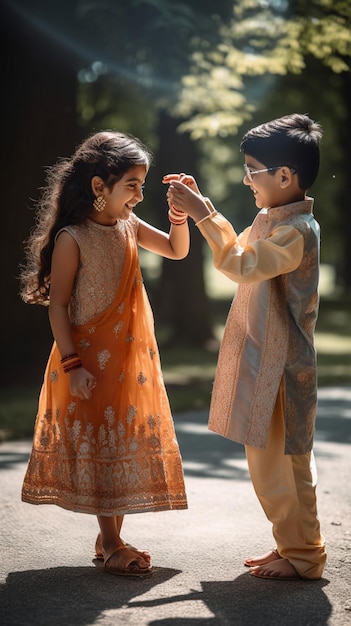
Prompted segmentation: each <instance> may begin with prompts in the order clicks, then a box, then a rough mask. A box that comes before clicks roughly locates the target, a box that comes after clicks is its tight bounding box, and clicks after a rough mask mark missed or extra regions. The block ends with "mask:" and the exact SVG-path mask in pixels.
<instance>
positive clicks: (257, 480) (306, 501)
mask: <svg viewBox="0 0 351 626" xmlns="http://www.w3.org/2000/svg"><path fill="white" fill-rule="evenodd" d="M283 389H284V388H283V385H281V387H280V390H279V394H278V397H277V402H276V405H275V408H274V412H273V416H272V422H271V426H270V432H269V437H268V441H267V446H266V448H265V449H262V448H253V447H251V446H246V447H245V450H246V458H247V462H248V467H249V472H250V476H251V480H252V484H253V487H254V489H255V492H256V495H257V497H258V499H259V501H260V503H261V505H262V508H263V510H264V512H265V514H266V516H267V518H268V520H269V521H270V522H271V523H272V525H273V528H272V532H273V537H274V539H275V542H276V546H277V550H278V552H279V554H280V556H282V557H283V558H286V559H288V561H290V563H291V564H292V565H293V566H294V567H295V569H296V571H297V572H298V574H299V575H300V576H302V577H303V578H309V579H317V578H320V577H321V576H322V573H323V569H324V565H325V561H326V552H325V540H324V538H323V537H322V535H321V533H320V527H319V521H318V517H317V504H316V482H317V471H316V465H315V460H314V455H313V452H309V453H308V454H302V455H286V454H284V445H285V436H284V435H285V431H284V399H283Z"/></svg>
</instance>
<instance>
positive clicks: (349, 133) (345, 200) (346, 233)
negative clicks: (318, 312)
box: [338, 72, 351, 293]
mask: <svg viewBox="0 0 351 626" xmlns="http://www.w3.org/2000/svg"><path fill="white" fill-rule="evenodd" d="M342 78H343V82H342V89H341V93H342V98H343V102H344V106H345V111H349V107H350V102H351V74H350V72H344V74H343V75H342ZM340 146H342V150H343V153H344V161H343V162H344V180H345V184H344V185H343V187H342V189H341V190H340V195H339V198H338V211H339V215H340V224H341V233H340V235H341V247H342V259H341V268H340V276H341V283H342V287H343V288H344V289H345V290H346V291H348V292H349V293H351V245H350V241H351V220H350V196H349V190H348V182H347V181H348V179H349V176H350V173H349V169H350V154H351V126H350V119H349V116H348V117H346V119H345V121H344V124H342V123H341V124H340Z"/></svg>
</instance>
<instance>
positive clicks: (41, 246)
mask: <svg viewBox="0 0 351 626" xmlns="http://www.w3.org/2000/svg"><path fill="white" fill-rule="evenodd" d="M151 160H152V155H151V153H150V151H149V150H148V148H146V146H144V145H143V144H142V143H141V142H140V141H139V139H137V138H135V137H133V136H131V135H126V134H123V133H118V132H112V131H102V132H99V133H96V134H94V135H92V136H91V137H88V138H87V139H86V140H85V141H83V143H82V144H81V145H80V146H79V147H78V148H77V150H76V152H75V153H74V154H73V156H72V157H71V158H70V159H60V160H58V162H57V163H56V164H55V165H53V166H52V167H51V168H49V169H48V171H47V178H46V184H45V187H43V189H42V192H41V197H40V199H39V201H38V203H37V207H36V208H37V214H36V224H35V226H34V228H33V230H32V232H31V234H30V236H29V238H28V240H27V241H26V242H25V255H26V257H25V263H24V265H23V266H22V267H21V273H20V280H21V290H20V295H21V297H22V299H23V300H24V301H25V302H28V303H30V304H44V305H45V304H46V305H47V304H48V303H49V290H50V274H51V258H52V253H53V249H54V245H55V237H56V235H57V233H58V232H59V230H60V229H61V228H63V227H64V226H67V225H74V224H81V223H82V222H84V221H85V220H86V218H87V217H88V216H89V215H90V214H91V210H92V206H93V201H94V199H95V197H94V194H93V191H92V188H91V179H92V178H93V176H100V178H102V180H103V181H104V184H105V185H106V186H108V187H113V185H114V184H115V183H116V182H117V181H118V180H120V179H121V178H122V176H123V175H124V174H125V173H126V172H127V171H128V170H129V169H130V168H131V167H133V166H135V165H146V166H147V167H149V165H150V163H151Z"/></svg>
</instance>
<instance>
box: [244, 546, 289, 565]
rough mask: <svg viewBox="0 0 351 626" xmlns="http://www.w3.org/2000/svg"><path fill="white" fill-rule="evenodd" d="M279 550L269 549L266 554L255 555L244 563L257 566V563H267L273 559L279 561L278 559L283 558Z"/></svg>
mask: <svg viewBox="0 0 351 626" xmlns="http://www.w3.org/2000/svg"><path fill="white" fill-rule="evenodd" d="M281 558H282V557H281V556H280V554H279V552H278V550H269V552H266V554H262V556H253V557H249V558H248V559H245V561H244V565H246V566H247V567H255V566H256V565H266V563H271V562H272V561H277V559H281Z"/></svg>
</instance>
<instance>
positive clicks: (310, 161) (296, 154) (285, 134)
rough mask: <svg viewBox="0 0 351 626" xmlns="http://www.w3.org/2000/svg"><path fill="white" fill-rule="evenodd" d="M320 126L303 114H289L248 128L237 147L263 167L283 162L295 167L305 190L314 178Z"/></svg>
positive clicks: (320, 135) (317, 158)
mask: <svg viewBox="0 0 351 626" xmlns="http://www.w3.org/2000/svg"><path fill="white" fill-rule="evenodd" d="M321 138H322V129H321V126H320V125H319V124H318V123H317V122H314V121H313V120H311V119H310V118H309V117H308V116H307V115H301V114H300V113H292V114H291V115H285V116H284V117H279V118H277V119H275V120H272V121H271V122H267V123H266V124H260V126H256V127H255V128H252V129H251V130H249V131H248V132H247V133H246V134H245V135H244V137H243V139H242V141H241V144H240V150H241V151H242V152H244V154H249V155H250V156H252V157H253V158H254V159H257V161H260V162H261V163H263V164H264V165H265V166H266V167H277V166H281V165H287V166H288V167H292V168H294V169H295V170H296V172H297V175H298V179H299V186H300V188H301V189H303V190H304V191H306V190H307V189H309V188H310V187H311V185H312V184H313V183H314V181H315V179H316V178H317V174H318V170H319V142H320V140H321Z"/></svg>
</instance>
